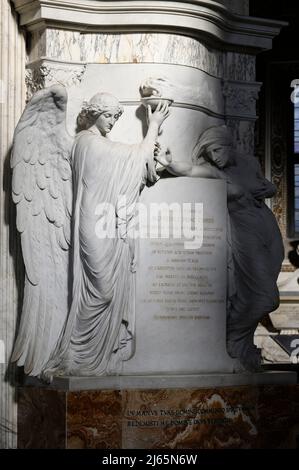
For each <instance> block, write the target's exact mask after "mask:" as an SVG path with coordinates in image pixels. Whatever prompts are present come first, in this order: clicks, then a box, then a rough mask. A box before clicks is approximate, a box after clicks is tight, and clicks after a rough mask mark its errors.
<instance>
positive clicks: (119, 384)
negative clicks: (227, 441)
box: [25, 371, 297, 391]
mask: <svg viewBox="0 0 299 470" xmlns="http://www.w3.org/2000/svg"><path fill="white" fill-rule="evenodd" d="M296 383H297V374H296V372H288V371H276V372H273V371H272V372H271V371H268V372H263V373H258V374H251V373H235V374H200V375H121V376H102V377H54V379H53V382H52V383H51V384H50V385H49V386H48V385H47V387H48V388H51V389H55V390H64V391H80V390H81V391H82V390H126V389H127V390H131V389H138V390H143V389H145V390H148V389H153V388H155V389H173V388H175V389H179V388H184V389H186V388H211V387H232V386H238V385H278V384H281V385H282V384H284V385H291V384H296ZM25 385H26V386H33V387H41V386H45V385H44V384H43V383H42V382H41V381H40V380H38V379H36V378H32V377H28V378H26V381H25Z"/></svg>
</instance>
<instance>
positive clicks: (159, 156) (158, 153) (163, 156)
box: [154, 142, 172, 167]
mask: <svg viewBox="0 0 299 470" xmlns="http://www.w3.org/2000/svg"><path fill="white" fill-rule="evenodd" d="M154 157H155V160H156V161H157V162H159V163H160V164H161V165H162V166H164V167H168V166H169V165H170V164H171V162H172V155H171V152H170V150H169V149H168V148H167V149H166V150H165V151H163V150H162V149H161V146H160V144H159V143H158V142H156V143H155V150H154Z"/></svg>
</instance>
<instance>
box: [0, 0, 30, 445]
mask: <svg viewBox="0 0 299 470" xmlns="http://www.w3.org/2000/svg"><path fill="white" fill-rule="evenodd" d="M10 4H11V2H9V1H8V0H1V2H0V23H1V28H0V44H1V55H0V67H1V72H0V135H1V137H0V159H1V165H0V178H1V189H0V213H1V217H0V448H14V447H16V426H17V424H16V423H17V407H16V401H15V390H14V388H13V383H14V379H15V370H14V369H13V368H11V367H9V366H8V362H9V357H10V354H11V349H12V344H13V339H14V335H15V329H16V323H17V317H18V308H19V294H20V292H21V290H22V289H21V283H22V280H23V276H24V274H23V263H22V257H21V252H20V245H19V239H18V236H17V233H16V229H15V209H14V206H13V204H12V202H11V196H10V193H11V191H10V184H11V177H10V165H9V158H10V148H11V144H12V137H13V132H14V128H15V126H16V123H17V121H18V119H19V117H20V115H21V112H22V110H23V107H24V103H25V80H24V75H25V39H24V36H23V34H22V33H20V31H19V27H18V17H17V15H16V13H15V12H14V11H13V10H12V8H11V6H10Z"/></svg>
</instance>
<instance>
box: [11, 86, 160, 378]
mask: <svg viewBox="0 0 299 470" xmlns="http://www.w3.org/2000/svg"><path fill="white" fill-rule="evenodd" d="M66 106H67V93H66V91H65V89H64V87H62V86H58V85H57V86H53V87H50V88H48V89H45V90H42V91H39V92H38V93H36V95H35V96H34V97H33V98H32V100H31V101H30V102H29V103H28V105H27V107H26V109H25V111H24V113H23V115H22V117H21V119H20V121H19V124H18V126H17V128H16V131H15V136H14V143H13V151H12V160H11V165H12V169H13V199H14V202H15V203H16V204H17V228H18V230H19V232H20V233H21V242H22V251H23V258H24V263H25V268H26V280H25V292H24V304H23V312H22V318H21V324H20V328H19V332H18V337H17V340H16V343H15V347H14V352H13V356H12V360H13V361H17V363H18V365H19V366H24V370H25V373H27V374H30V375H33V376H39V375H41V374H42V375H44V376H47V377H49V376H52V375H54V374H67V375H101V374H109V373H110V374H113V373H118V372H119V370H120V367H121V361H122V360H125V359H128V358H129V357H130V356H131V355H132V353H133V351H134V314H135V312H134V276H135V272H134V271H135V269H134V262H135V253H134V242H133V241H132V240H131V239H129V238H128V237H127V236H126V235H127V231H128V227H129V224H130V223H131V221H132V219H133V217H134V207H135V204H136V203H137V201H138V198H139V194H140V191H141V190H142V187H143V186H144V184H145V183H146V182H147V181H150V182H152V183H154V182H155V181H156V180H157V174H156V171H155V162H154V150H155V142H156V139H157V136H158V132H159V128H160V126H161V124H162V123H163V121H164V120H165V119H166V118H167V116H168V107H167V105H166V104H165V105H163V104H162V103H161V104H160V105H159V106H158V107H157V109H156V111H155V112H154V113H152V112H151V109H150V108H148V122H149V127H148V132H147V135H146V137H145V138H144V140H143V141H142V142H141V143H139V144H136V145H125V144H122V143H117V142H112V141H110V140H109V139H108V138H107V134H108V133H109V132H110V131H111V129H112V128H113V126H114V124H115V122H116V121H117V120H118V118H119V117H120V116H121V114H122V113H123V108H122V106H121V105H120V103H119V102H118V100H117V99H116V98H115V97H114V96H112V95H110V94H108V93H98V94H97V95H95V96H94V97H93V98H92V99H91V100H90V101H89V102H88V103H85V104H84V106H83V108H82V111H81V113H80V115H79V119H78V124H79V127H80V129H83V130H81V132H79V133H78V134H77V136H76V137H75V138H72V137H71V136H70V135H69V134H68V132H67V130H66V124H65V121H66ZM119 201H122V203H119ZM123 204H125V206H126V207H123ZM103 207H107V208H109V207H114V210H113V211H112V212H111V211H110V212H109V210H108V211H107V212H106V213H104V212H103V210H102V209H103ZM100 209H101V210H100ZM124 209H125V210H124ZM124 214H125V215H124ZM103 217H105V223H106V225H107V226H108V227H113V226H114V227H115V226H116V227H118V231H117V232H115V233H116V236H113V237H109V236H106V237H101V236H99V233H98V231H97V227H98V224H99V223H100V224H101V222H102V218H103ZM71 227H72V228H71Z"/></svg>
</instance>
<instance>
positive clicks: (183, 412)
mask: <svg viewBox="0 0 299 470" xmlns="http://www.w3.org/2000/svg"><path fill="white" fill-rule="evenodd" d="M109 380H110V383H109ZM162 380H164V386H162ZM113 381H114V382H115V383H113ZM246 384H247V385H246ZM32 385H35V386H34V387H33V386H31V387H30V386H27V387H26V386H24V387H22V388H20V389H19V393H18V394H19V400H18V401H19V408H18V411H19V413H18V448H20V449H24V448H26V449H32V448H35V449H37V448H43V449H82V448H85V449H140V448H141V449H229V448H233V449H235V448H243V449H244V448H261V449H263V448H296V447H298V442H299V393H298V391H299V388H298V385H296V374H294V373H289V372H286V373H283V372H279V373H273V372H270V373H263V374H251V375H248V374H223V375H203V376H184V377H182V376H181V377H180V376H176V377H171V378H170V379H169V381H168V387H167V383H166V382H165V377H163V378H161V377H160V378H159V377H157V376H156V377H151V378H149V377H145V378H144V377H136V376H135V377H114V378H113V377H110V378H109V377H108V378H107V377H106V378H94V379H86V378H71V379H67V378H66V379H56V382H54V383H53V384H52V388H50V387H41V386H40V387H37V386H36V385H37V384H36V383H33V382H32ZM100 385H102V387H103V388H102V389H101V390H99V389H95V387H99V386H100ZM105 385H106V387H105ZM116 385H118V386H116ZM79 387H80V388H81V390H78V388H79ZM114 387H115V388H114ZM84 388H85V390H84ZM88 388H89V390H87V389H88ZM104 388H106V389H104ZM112 388H114V389H112Z"/></svg>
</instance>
